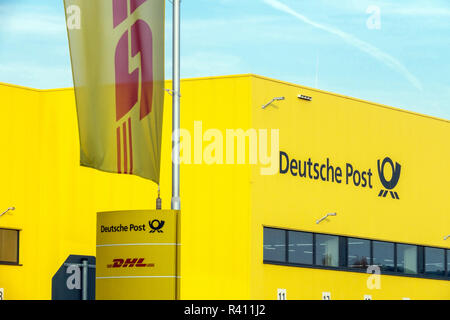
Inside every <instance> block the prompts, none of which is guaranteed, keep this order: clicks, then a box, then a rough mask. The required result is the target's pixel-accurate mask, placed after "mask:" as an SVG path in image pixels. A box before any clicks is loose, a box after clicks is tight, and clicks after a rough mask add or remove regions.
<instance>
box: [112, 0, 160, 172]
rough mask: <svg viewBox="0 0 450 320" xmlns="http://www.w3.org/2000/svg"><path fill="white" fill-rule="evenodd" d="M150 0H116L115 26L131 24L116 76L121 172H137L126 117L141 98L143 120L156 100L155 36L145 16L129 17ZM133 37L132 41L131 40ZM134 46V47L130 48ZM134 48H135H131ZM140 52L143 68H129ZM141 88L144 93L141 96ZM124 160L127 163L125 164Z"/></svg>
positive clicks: (117, 59)
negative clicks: (138, 17) (154, 98)
mask: <svg viewBox="0 0 450 320" xmlns="http://www.w3.org/2000/svg"><path fill="white" fill-rule="evenodd" d="M147 1H148V0H112V3H113V21H112V22H113V23H112V24H113V27H114V28H116V27H118V26H119V25H121V24H122V23H127V24H129V25H130V27H129V28H128V29H127V30H126V31H125V32H124V33H123V35H122V36H121V37H120V39H119V41H118V43H117V46H116V50H115V57H114V64H115V78H116V84H115V86H116V122H117V129H116V136H117V172H118V173H126V174H133V140H132V134H131V133H132V132H131V131H132V130H131V129H132V126H131V116H128V117H125V116H126V115H128V114H129V112H130V111H131V110H132V109H133V108H134V107H135V106H136V105H137V103H138V100H139V98H140V113H139V115H140V116H139V119H140V120H142V119H144V118H145V117H146V116H147V115H149V114H150V112H151V111H152V102H153V35H152V30H151V28H150V26H149V25H148V24H147V22H145V21H144V20H142V19H137V20H136V21H132V22H131V23H130V22H129V21H128V18H129V17H130V16H131V15H132V14H133V13H134V12H135V11H136V10H137V9H138V8H139V7H140V6H141V5H143V4H144V3H145V2H147ZM129 38H131V39H130V41H129ZM130 46H131V48H130ZM130 49H131V50H130ZM130 53H131V57H132V58H134V57H136V56H138V54H139V55H140V67H138V68H136V69H135V70H132V71H131V72H130V71H129V65H130V63H129V60H130V56H129V55H130ZM139 91H140V95H139ZM122 160H123V163H122Z"/></svg>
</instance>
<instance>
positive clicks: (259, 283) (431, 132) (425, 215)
mask: <svg viewBox="0 0 450 320" xmlns="http://www.w3.org/2000/svg"><path fill="white" fill-rule="evenodd" d="M298 94H303V95H307V96H311V97H312V98H313V100H312V101H310V102H307V101H304V100H299V99H298V98H297V95H298ZM279 96H284V97H285V98H286V99H285V100H284V101H280V102H277V103H276V106H275V107H268V108H266V109H264V110H263V109H261V106H262V105H263V104H265V103H266V102H267V101H269V100H270V99H272V98H273V97H279ZM252 120H253V126H254V127H255V128H277V129H280V150H282V151H284V152H286V153H288V154H289V156H290V158H291V159H292V158H295V159H300V160H305V161H308V159H309V158H311V160H312V161H313V162H314V161H315V162H320V163H326V159H327V158H329V159H330V162H331V163H332V164H333V165H335V166H340V167H341V168H342V169H343V170H344V171H345V168H346V163H347V162H349V163H351V164H352V165H353V167H355V168H356V167H357V168H359V169H361V170H368V169H369V168H371V171H372V173H373V176H372V184H373V189H369V188H368V187H366V188H362V187H355V186H353V185H352V184H350V185H346V184H345V173H344V177H343V182H342V183H341V184H338V183H332V182H324V181H321V180H312V179H309V178H300V177H298V176H296V177H294V176H292V175H291V174H290V173H288V174H277V175H274V176H261V175H260V174H259V169H258V168H257V167H254V168H253V174H252V246H253V250H252V273H253V274H255V277H254V278H252V286H251V287H252V291H251V297H252V298H256V299H260V298H270V299H274V298H276V294H277V288H286V289H287V291H288V294H287V295H288V298H289V299H295V298H298V299H300V298H301V299H317V298H318V299H321V297H322V291H331V294H332V298H337V299H344V298H346V299H362V298H363V297H364V294H372V295H373V298H374V299H376V298H385V299H391V298H392V299H401V298H402V297H410V298H411V299H418V298H445V299H449V298H450V282H449V281H437V280H422V279H415V278H405V277H395V276H382V289H381V290H375V291H376V292H375V291H374V290H367V286H366V281H367V278H368V275H366V274H357V273H350V272H336V271H323V270H313V269H305V268H293V267H277V266H270V265H263V264H262V261H263V245H262V241H263V226H271V227H278V228H285V229H293V230H299V231H310V232H317V233H327V234H336V235H343V236H354V237H361V238H368V239H375V240H385V241H393V242H405V243H411V244H420V245H430V246H436V247H445V248H449V242H448V241H450V240H447V241H444V240H443V239H444V237H445V236H446V235H447V234H448V233H449V230H450V219H449V215H448V214H449V212H450V202H448V201H447V198H448V191H449V187H448V181H449V179H450V165H449V159H450V148H449V141H450V125H449V124H450V123H449V121H445V120H440V119H433V118H431V117H426V116H422V115H417V114H413V113H410V112H405V111H401V110H397V109H394V108H390V107H385V106H381V105H377V104H372V103H368V102H364V101H360V100H357V99H353V98H348V97H344V96H338V95H334V94H329V93H325V92H321V91H318V90H313V89H309V88H304V87H300V86H296V85H291V84H286V83H282V82H279V81H274V80H270V79H266V78H262V77H254V78H253V107H252ZM386 156H389V157H391V158H392V160H393V161H394V162H395V161H397V162H399V163H400V164H401V165H402V171H401V175H400V180H399V183H398V185H397V187H396V188H395V189H394V191H397V192H398V194H399V197H400V200H393V199H391V198H390V196H389V195H388V197H387V198H382V197H381V198H380V197H378V193H379V191H380V189H382V185H381V182H380V180H379V178H378V170H377V160H378V159H381V160H382V159H384V157H386ZM387 168H389V166H387ZM386 170H387V171H386V172H389V170H388V169H386ZM387 176H388V174H387ZM387 178H388V177H387ZM383 189H384V188H383ZM330 212H336V213H337V216H336V217H330V218H329V219H327V220H325V221H323V222H322V223H320V224H316V220H317V219H319V218H321V217H323V216H325V215H326V214H327V213H330Z"/></svg>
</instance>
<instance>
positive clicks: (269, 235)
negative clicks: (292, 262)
mask: <svg viewBox="0 0 450 320" xmlns="http://www.w3.org/2000/svg"><path fill="white" fill-rule="evenodd" d="M264 260H267V261H276V262H286V231H284V230H279V229H271V228H264Z"/></svg>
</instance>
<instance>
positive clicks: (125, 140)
mask: <svg viewBox="0 0 450 320" xmlns="http://www.w3.org/2000/svg"><path fill="white" fill-rule="evenodd" d="M127 153H128V148H127V123H126V122H124V123H123V173H128V163H127V160H128V159H127Z"/></svg>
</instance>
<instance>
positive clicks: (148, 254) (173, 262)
mask: <svg viewBox="0 0 450 320" xmlns="http://www.w3.org/2000/svg"><path fill="white" fill-rule="evenodd" d="M96 251H97V254H96V258H97V269H96V270H97V274H96V299H97V300H176V299H179V292H180V285H179V284H180V276H179V275H180V273H179V271H180V270H179V266H180V264H179V257H180V212H179V211H175V210H153V211H150V210H149V211H116V212H99V213H98V214H97V250H96Z"/></svg>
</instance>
